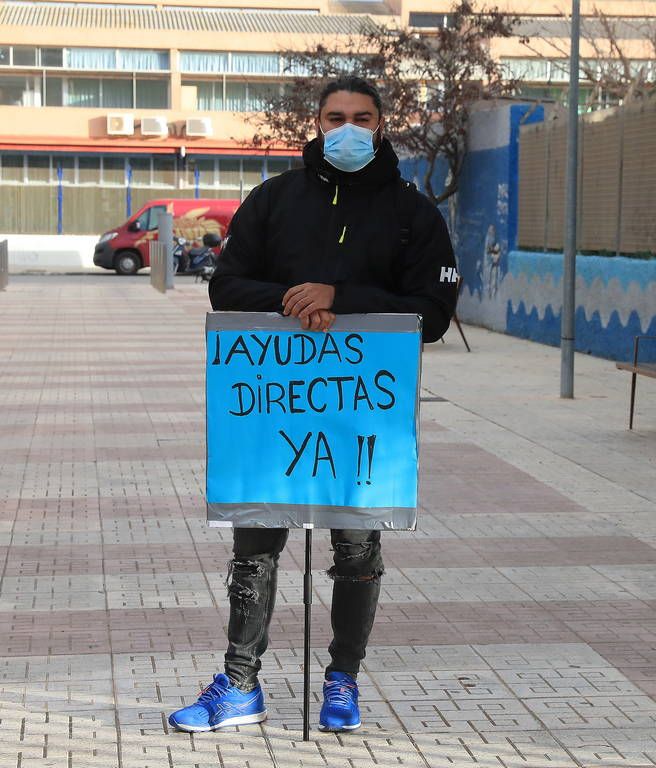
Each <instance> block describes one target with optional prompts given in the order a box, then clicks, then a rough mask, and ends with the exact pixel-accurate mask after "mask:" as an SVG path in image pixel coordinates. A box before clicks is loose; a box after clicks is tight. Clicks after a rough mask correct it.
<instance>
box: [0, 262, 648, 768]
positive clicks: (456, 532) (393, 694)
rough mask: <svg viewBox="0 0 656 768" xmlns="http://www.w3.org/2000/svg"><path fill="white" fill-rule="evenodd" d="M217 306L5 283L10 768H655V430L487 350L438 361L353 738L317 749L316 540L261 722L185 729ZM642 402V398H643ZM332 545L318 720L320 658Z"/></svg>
mask: <svg viewBox="0 0 656 768" xmlns="http://www.w3.org/2000/svg"><path fill="white" fill-rule="evenodd" d="M206 310H207V301H206V296H205V292H204V288H203V287H202V286H200V285H195V284H193V283H192V282H191V281H188V280H187V281H185V280H182V281H181V282H180V284H179V286H178V288H177V289H176V290H175V291H174V292H171V293H169V294H168V295H167V296H161V295H159V294H157V293H156V292H155V291H153V290H152V289H151V288H150V287H149V282H148V278H147V277H146V276H138V277H135V278H129V279H122V278H118V277H116V276H114V275H95V276H69V277H61V276H57V277H55V276H30V277H27V276H26V277H14V278H12V281H11V283H10V288H9V290H8V291H7V292H6V293H4V294H2V295H0V328H2V334H1V335H0V363H1V367H0V405H1V408H0V466H1V468H2V469H1V474H0V567H1V568H2V586H1V588H0V616H1V618H2V621H1V623H0V765H2V766H3V768H4V766H7V768H13V767H14V766H16V768H26V766H32V765H34V766H38V767H39V768H60V766H61V768H96V767H98V768H100V767H101V766H102V768H115V767H116V768H155V766H157V767H158V768H160V766H169V768H206V766H226V768H239V767H240V766H243V767H244V768H269V766H280V767H281V768H288V767H289V768H294V767H295V766H299V768H300V766H329V768H341V767H342V766H344V768H369V766H374V765H380V766H420V767H421V768H426V767H428V768H446V767H447V766H455V767H456V768H461V767H464V766H476V767H477V768H478V767H482V768H487V767H488V766H489V767H490V768H491V767H492V766H495V767H496V768H498V766H507V767H508V768H514V767H515V766H526V768H542V766H545V767H546V766H550V767H551V768H569V767H570V766H579V767H582V766H584V767H585V768H593V767H596V766H607V767H608V768H619V767H620V766H623V767H625V768H637V767H638V766H655V765H656V703H655V699H654V697H656V567H655V561H656V514H654V513H655V512H656V472H655V471H654V469H655V467H654V456H655V455H656V450H655V448H656V408H655V407H654V405H653V398H652V399H651V401H650V400H649V398H647V397H642V398H640V401H639V407H640V412H639V414H638V416H639V418H638V420H637V424H638V425H639V429H637V430H636V431H635V432H634V433H633V434H629V433H628V432H627V431H626V405H627V381H626V379H625V377H622V376H621V375H620V374H618V373H617V372H616V371H615V370H614V366H613V364H612V363H609V362H607V361H603V360H595V359H591V358H586V357H582V356H577V362H576V365H577V380H576V388H577V389H576V391H577V398H576V399H575V400H574V401H571V402H567V401H565V402H564V401H561V400H560V399H559V398H558V396H557V392H558V380H559V369H558V365H559V352H558V350H554V349H550V348H547V347H542V346H539V345H533V344H530V343H527V342H522V341H519V340H517V339H511V338H507V337H503V336H500V335H498V334H493V333H489V332H486V331H482V330H479V329H470V330H469V331H468V336H469V337H470V340H471V341H472V342H473V346H474V350H475V351H474V352H473V353H472V354H471V355H469V354H467V353H466V352H465V351H464V349H463V348H462V346H461V343H460V341H459V339H458V337H457V334H456V335H453V334H450V335H448V336H447V343H446V344H445V345H441V344H437V345H432V346H431V347H430V348H428V349H427V350H426V353H425V356H424V357H425V360H424V375H423V384H424V387H425V390H426V394H430V395H432V396H439V397H443V398H445V400H444V401H439V400H435V401H433V402H430V403H425V404H424V407H423V409H422V485H421V489H422V497H421V504H422V510H421V515H420V524H419V530H418V531H417V532H414V533H409V532H404V533H396V534H391V533H388V534H385V536H384V554H385V559H386V565H387V573H386V576H385V578H384V581H383V589H382V593H381V602H380V608H379V613H378V617H377V622H376V625H375V627H374V631H373V635H372V638H371V644H370V648H369V652H368V656H367V659H366V661H365V665H364V669H363V673H362V675H361V690H362V711H363V721H364V725H363V728H362V729H361V730H360V731H358V732H357V733H354V734H349V735H344V736H342V735H331V734H319V733H318V732H317V731H316V730H313V731H312V740H311V741H310V742H309V743H303V742H302V740H301V732H300V730H301V715H302V690H301V687H302V616H303V606H302V593H301V569H302V562H303V542H302V535H301V534H300V533H299V532H293V533H292V536H291V539H290V543H289V545H288V547H287V549H286V551H285V553H284V555H283V557H282V560H281V574H280V589H279V596H278V606H277V610H276V613H275V615H274V620H273V624H272V630H271V648H270V651H269V652H268V653H267V655H266V657H265V661H264V668H263V673H262V682H263V683H264V685H265V688H266V691H267V697H268V707H269V719H268V721H267V722H266V723H265V724H264V725H262V726H255V727H250V728H242V729H228V730H227V731H223V732H220V733H217V734H199V735H195V736H193V735H184V734H178V733H170V732H169V729H168V726H167V723H166V714H167V713H168V712H169V711H170V710H171V709H173V708H176V707H178V706H180V705H181V704H183V703H186V702H189V701H191V700H192V699H193V698H194V697H195V695H196V693H197V691H198V689H199V687H200V686H201V685H203V684H204V683H206V682H207V681H208V679H209V677H210V675H211V674H212V673H213V671H214V670H215V669H216V668H218V667H220V666H221V658H222V651H223V648H224V644H225V639H224V638H225V635H224V632H225V625H226V622H227V600H226V597H225V587H224V585H223V581H224V579H225V573H226V563H227V560H228V559H229V557H230V532H229V531H222V530H220V529H209V528H208V527H207V526H206V525H205V523H204V508H203V499H202V489H203V483H204V474H203V473H204V467H203V456H204V446H203V427H204V425H203V373H204V372H203V358H204V351H203V339H202V322H203V316H204V313H205V311H206ZM645 386H646V385H645ZM328 563H329V552H328V547H327V541H326V534H325V533H322V532H317V543H316V546H315V565H316V569H317V571H316V574H315V582H314V591H315V602H314V609H313V641H314V653H313V660H314V664H313V681H314V686H313V703H312V708H313V716H314V722H315V723H316V718H317V715H318V708H319V699H318V695H317V694H318V693H319V691H320V683H321V668H322V665H323V664H325V662H326V652H325V650H324V649H325V647H326V643H327V642H328V640H329V637H330V626H329V602H330V583H329V581H328V579H327V578H326V576H325V573H324V569H325V568H326V567H327V565H328Z"/></svg>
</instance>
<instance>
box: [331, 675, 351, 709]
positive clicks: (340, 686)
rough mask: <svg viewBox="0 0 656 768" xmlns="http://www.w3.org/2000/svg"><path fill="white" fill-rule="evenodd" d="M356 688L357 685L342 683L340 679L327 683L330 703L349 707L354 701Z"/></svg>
mask: <svg viewBox="0 0 656 768" xmlns="http://www.w3.org/2000/svg"><path fill="white" fill-rule="evenodd" d="M355 690H356V687H355V685H351V684H350V683H342V682H340V681H338V680H331V681H330V682H327V683H326V691H325V695H326V699H327V700H328V703H329V704H331V705H337V706H340V707H348V706H350V704H351V703H352V701H353V698H354V692H355Z"/></svg>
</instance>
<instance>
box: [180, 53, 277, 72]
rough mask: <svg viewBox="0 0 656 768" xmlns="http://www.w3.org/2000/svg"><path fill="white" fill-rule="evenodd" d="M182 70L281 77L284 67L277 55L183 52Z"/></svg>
mask: <svg viewBox="0 0 656 768" xmlns="http://www.w3.org/2000/svg"><path fill="white" fill-rule="evenodd" d="M180 70H181V71H182V72H203V73H204V72H207V73H216V74H235V75H279V74H280V73H281V71H282V66H281V59H280V56H279V54H277V53H231V52H228V51H181V52H180Z"/></svg>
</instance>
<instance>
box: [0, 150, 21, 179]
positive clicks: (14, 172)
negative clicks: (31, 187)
mask: <svg viewBox="0 0 656 768" xmlns="http://www.w3.org/2000/svg"><path fill="white" fill-rule="evenodd" d="M0 162H1V163H2V180H3V181H20V182H23V181H24V179H25V158H24V156H23V155H2V156H0Z"/></svg>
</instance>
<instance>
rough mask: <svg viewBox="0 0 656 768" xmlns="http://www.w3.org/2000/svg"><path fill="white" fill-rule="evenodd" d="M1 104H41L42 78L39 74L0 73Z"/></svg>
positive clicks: (32, 105) (34, 105)
mask: <svg viewBox="0 0 656 768" xmlns="http://www.w3.org/2000/svg"><path fill="white" fill-rule="evenodd" d="M0 104H6V105H9V106H18V107H40V106H41V78H40V77H39V76H38V75H37V76H35V75H0Z"/></svg>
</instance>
